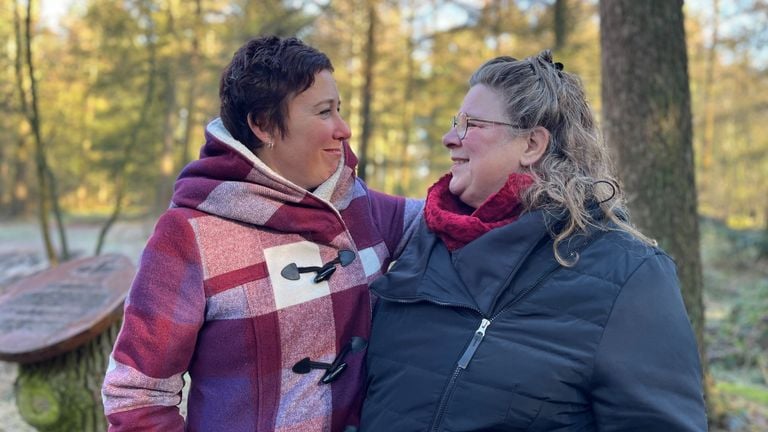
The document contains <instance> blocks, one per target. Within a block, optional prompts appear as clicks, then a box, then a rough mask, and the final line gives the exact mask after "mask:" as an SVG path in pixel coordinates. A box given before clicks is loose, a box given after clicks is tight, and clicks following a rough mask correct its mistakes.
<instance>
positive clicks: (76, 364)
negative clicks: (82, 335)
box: [15, 321, 120, 432]
mask: <svg viewBox="0 0 768 432" xmlns="http://www.w3.org/2000/svg"><path fill="white" fill-rule="evenodd" d="M119 330H120V322H119V321H118V322H115V323H114V324H112V325H111V326H110V327H109V328H107V330H106V331H104V332H103V333H101V334H100V335H99V336H97V337H96V339H94V340H92V341H90V342H88V343H86V344H85V345H83V346H81V347H80V348H77V349H76V350H75V351H71V352H68V353H66V354H63V355H59V356H56V357H54V358H52V359H50V360H45V361H41V362H36V363H26V364H21V365H19V376H18V379H17V380H16V386H15V393H16V405H17V406H18V408H19V413H20V414H21V417H22V418H23V419H24V421H26V422H27V423H29V424H30V425H32V426H33V427H34V428H36V429H37V430H39V431H41V432H71V431H83V432H91V431H94V432H96V431H99V432H102V431H106V430H107V420H106V418H105V417H104V406H103V403H102V400H101V383H102V381H103V379H104V374H105V373H106V371H107V364H108V362H109V354H110V352H111V351H112V345H113V344H114V343H115V339H117V333H118V331H119Z"/></svg>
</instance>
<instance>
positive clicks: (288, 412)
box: [102, 119, 421, 432]
mask: <svg viewBox="0 0 768 432" xmlns="http://www.w3.org/2000/svg"><path fill="white" fill-rule="evenodd" d="M344 148H345V151H344V159H343V162H342V163H341V164H340V166H339V168H338V169H337V171H336V172H335V173H334V175H333V176H331V178H329V179H328V180H327V181H326V182H325V183H323V184H322V185H320V186H319V187H318V188H317V189H316V190H315V191H314V192H313V193H310V192H307V191H306V190H304V189H302V188H300V187H298V186H296V185H294V184H292V183H291V182H289V181H288V180H286V179H284V178H282V177H281V176H279V175H278V174H276V173H275V172H274V171H272V170H270V169H269V168H268V167H266V165H264V164H263V163H262V162H261V161H260V160H259V159H258V158H256V157H255V156H254V155H253V154H252V153H251V152H250V151H249V150H247V149H246V148H245V146H243V145H242V144H241V143H239V142H238V141H236V140H235V139H234V138H232V136H231V135H230V134H229V133H228V132H227V130H226V129H225V128H224V126H223V124H222V123H221V121H220V120H219V119H216V120H214V121H212V122H211V123H210V124H209V125H208V127H207V128H206V144H205V145H204V147H203V148H202V150H201V156H200V159H199V160H197V161H195V162H192V163H191V164H189V165H188V166H187V167H186V168H185V169H184V170H183V171H182V173H181V174H180V176H179V179H178V180H177V182H176V186H175V192H174V196H173V202H172V204H171V208H170V209H169V210H168V211H166V212H165V213H164V214H163V215H162V216H161V217H160V219H159V221H158V222H157V225H156V227H155V232H154V234H153V235H152V237H151V238H150V239H149V242H148V244H147V246H146V248H145V250H144V252H143V254H142V257H141V261H140V266H139V271H138V273H137V275H136V278H135V280H134V282H133V285H132V286H131V290H130V292H129V295H128V299H127V300H126V304H125V317H124V322H123V326H122V329H121V331H120V334H119V336H118V339H117V342H116V344H115V347H114V350H113V352H112V356H111V357H110V366H109V368H108V371H107V374H106V377H105V381H104V385H103V388H102V393H103V398H104V406H105V412H106V414H107V418H108V419H109V422H110V431H133V430H136V431H138V430H141V431H150V430H151V431H164V432H167V431H181V430H190V431H228V432H234V431H249V432H253V431H334V432H335V431H342V430H344V429H345V428H346V427H347V426H348V425H352V426H355V425H357V424H358V422H359V410H360V404H361V399H362V394H361V392H362V387H363V380H364V371H363V369H362V365H363V357H364V351H362V352H356V353H350V354H348V355H347V356H345V358H344V361H345V362H346V363H347V364H348V367H347V369H346V370H345V371H344V373H343V374H341V375H340V377H339V378H338V379H337V380H336V381H334V382H333V383H331V384H328V385H319V384H318V381H319V379H320V377H321V376H322V374H323V371H322V370H312V371H310V373H308V374H301V375H300V374H296V373H294V372H293V371H292V370H291V368H292V366H293V365H294V364H295V363H296V362H297V361H299V360H301V359H302V358H305V357H309V358H310V359H312V360H313V361H319V362H327V363H330V362H332V361H333V359H334V358H335V357H336V355H337V353H338V352H339V351H340V350H341V349H342V347H343V346H344V345H345V344H347V343H348V341H349V340H350V339H351V338H352V337H353V336H361V337H364V338H366V339H367V337H368V334H369V332H370V321H371V306H370V305H371V300H370V297H369V293H368V283H369V282H371V281H372V280H373V279H375V278H376V277H378V276H379V275H381V274H382V272H383V271H384V270H386V268H387V267H388V265H389V263H390V261H391V260H392V259H393V258H395V257H396V256H397V255H398V254H399V253H400V251H401V250H402V248H403V246H404V244H405V241H406V238H407V236H408V235H410V233H411V232H412V231H413V228H414V227H415V226H416V225H417V223H416V220H417V219H418V217H419V215H420V213H421V202H419V201H415V200H406V199H404V198H398V197H392V196H388V195H384V194H381V193H377V192H374V191H370V190H368V189H367V188H366V186H365V185H364V184H363V183H362V182H361V181H360V180H359V179H358V178H356V177H355V175H354V168H355V165H356V162H357V160H356V158H355V156H354V154H353V153H352V152H351V150H350V149H349V146H348V145H345V146H344ZM342 249H346V250H350V251H353V252H354V253H355V259H354V261H352V263H350V264H349V265H347V266H344V267H342V266H340V265H338V266H336V267H337V269H336V272H335V273H334V274H333V276H332V277H331V278H330V279H329V280H327V281H322V282H320V283H315V282H313V278H314V273H303V274H301V276H300V279H299V280H289V279H286V278H285V277H283V276H282V275H281V270H282V269H283V268H284V267H285V266H286V265H289V264H291V263H295V264H296V265H297V266H299V267H307V266H322V265H323V264H324V263H327V262H329V261H332V260H333V259H334V258H336V256H337V254H338V251H339V250H342ZM185 372H189V376H190V378H191V386H190V392H189V396H188V406H187V411H188V415H187V418H186V423H185V420H184V419H183V418H182V417H181V415H180V414H179V409H178V404H179V403H180V401H181V389H182V386H183V379H182V376H183V374H184V373H185Z"/></svg>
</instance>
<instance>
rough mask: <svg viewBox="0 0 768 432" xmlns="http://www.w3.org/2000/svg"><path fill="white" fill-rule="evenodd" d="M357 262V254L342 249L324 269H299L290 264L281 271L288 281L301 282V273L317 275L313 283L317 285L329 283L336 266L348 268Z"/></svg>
mask: <svg viewBox="0 0 768 432" xmlns="http://www.w3.org/2000/svg"><path fill="white" fill-rule="evenodd" d="M354 260H355V253H354V252H352V251H351V250H347V249H342V250H340V251H339V253H338V254H337V255H336V258H334V259H333V260H332V261H329V262H327V263H325V264H323V266H322V267H317V266H310V267H299V266H297V265H296V263H290V264H288V265H287V266H285V267H283V270H282V271H280V275H281V276H282V277H284V278H286V279H288V280H299V278H301V273H312V272H315V273H317V274H316V275H315V278H314V279H313V281H314V282H315V283H320V282H322V281H327V280H328V279H330V278H331V276H333V273H335V272H336V264H341V266H342V267H346V266H348V265H349V264H351V263H352V261H354Z"/></svg>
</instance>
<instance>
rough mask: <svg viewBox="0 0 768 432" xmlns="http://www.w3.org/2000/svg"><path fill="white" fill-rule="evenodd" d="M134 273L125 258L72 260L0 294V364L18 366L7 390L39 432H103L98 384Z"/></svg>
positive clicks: (99, 383) (105, 367)
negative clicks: (9, 362) (6, 362)
mask: <svg viewBox="0 0 768 432" xmlns="http://www.w3.org/2000/svg"><path fill="white" fill-rule="evenodd" d="M134 274H135V268H134V266H133V264H132V263H131V262H130V260H128V259H127V258H126V257H123V256H119V255H104V256H99V257H93V258H86V259H81V260H77V261H71V262H67V263H64V264H62V265H60V266H59V267H56V268H53V269H50V270H46V271H43V272H40V273H38V274H35V275H33V276H30V277H28V278H26V279H22V280H19V281H18V282H16V283H15V284H14V285H12V286H11V287H9V289H8V290H7V291H6V292H5V293H3V294H2V295H0V360H6V361H14V362H18V363H20V365H19V375H18V378H17V380H16V384H15V387H14V390H15V394H16V405H17V406H18V408H19V413H20V414H21V416H22V418H23V419H24V421H26V422H27V423H29V424H30V425H32V426H33V427H35V428H36V429H37V430H39V431H51V432H54V431H55V432H58V431H61V432H70V431H78V432H90V431H104V430H106V429H107V422H106V418H105V417H104V408H103V403H102V399H101V384H102V381H103V379H104V374H105V373H106V369H107V365H108V363H109V354H110V352H111V351H112V345H113V344H114V342H115V340H116V339H117V333H118V331H119V330H120V319H121V317H122V311H123V301H124V300H125V297H126V295H127V292H128V289H129V286H130V283H131V280H132V279H133V276H134Z"/></svg>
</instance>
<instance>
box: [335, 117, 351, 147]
mask: <svg viewBox="0 0 768 432" xmlns="http://www.w3.org/2000/svg"><path fill="white" fill-rule="evenodd" d="M350 137H352V130H351V129H349V125H348V124H347V122H346V121H344V118H342V117H341V115H339V116H338V120H337V121H336V127H335V129H334V131H333V138H334V139H337V140H339V141H343V140H348V139H349V138H350Z"/></svg>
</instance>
